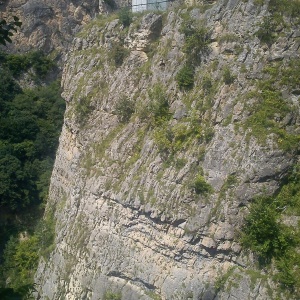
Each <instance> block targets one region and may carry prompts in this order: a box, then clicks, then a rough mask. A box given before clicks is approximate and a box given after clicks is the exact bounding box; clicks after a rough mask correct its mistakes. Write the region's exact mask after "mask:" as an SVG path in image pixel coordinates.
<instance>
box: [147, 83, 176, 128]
mask: <svg viewBox="0 0 300 300" xmlns="http://www.w3.org/2000/svg"><path fill="white" fill-rule="evenodd" d="M148 96H149V99H150V102H149V105H148V113H149V114H150V118H151V119H152V121H153V122H154V123H162V122H164V121H166V120H169V119H170V116H171V114H170V111H169V108H170V106H169V100H168V97H167V94H166V91H165V89H164V88H163V87H162V85H160V84H157V85H155V86H154V87H153V88H152V89H151V90H150V91H149V92H148ZM147 118H149V115H147Z"/></svg>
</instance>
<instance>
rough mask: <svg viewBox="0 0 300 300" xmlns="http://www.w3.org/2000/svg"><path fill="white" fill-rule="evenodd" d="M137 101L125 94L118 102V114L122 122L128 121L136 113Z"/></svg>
mask: <svg viewBox="0 0 300 300" xmlns="http://www.w3.org/2000/svg"><path fill="white" fill-rule="evenodd" d="M134 109H135V103H134V101H133V100H131V99H129V98H128V97H127V96H123V97H121V98H120V99H119V101H118V102H117V104H116V114H117V116H118V119H119V121H120V122H123V123H126V122H128V121H129V120H130V118H131V116H132V114H133V113H134Z"/></svg>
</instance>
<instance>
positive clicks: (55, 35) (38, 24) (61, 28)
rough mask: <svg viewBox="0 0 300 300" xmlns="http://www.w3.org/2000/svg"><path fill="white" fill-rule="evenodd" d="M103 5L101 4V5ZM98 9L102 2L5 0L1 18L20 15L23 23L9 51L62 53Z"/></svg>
mask: <svg viewBox="0 0 300 300" xmlns="http://www.w3.org/2000/svg"><path fill="white" fill-rule="evenodd" d="M100 6H101V5H100ZM98 12H99V1H98V0H88V1H57V0H46V1H37V0H13V1H8V0H4V1H1V2H0V17H5V18H7V19H8V20H10V18H11V17H12V16H14V15H16V16H18V17H19V18H20V20H21V21H22V23H23V25H22V27H21V29H20V32H18V33H17V34H15V37H14V43H13V44H11V45H8V47H9V48H10V50H11V51H12V50H16V49H18V50H19V51H20V50H21V51H28V50H31V49H32V48H34V49H37V48H38V49H42V50H44V51H45V52H46V53H51V52H53V53H54V54H56V55H61V54H63V53H64V52H65V51H66V50H67V49H68V47H69V44H70V42H71V41H72V39H73V37H74V34H75V33H76V32H77V31H78V30H79V29H80V28H81V26H82V25H83V24H86V23H88V22H89V21H90V20H91V18H93V17H95V15H96V13H98Z"/></svg>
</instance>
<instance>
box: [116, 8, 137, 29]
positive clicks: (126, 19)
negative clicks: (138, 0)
mask: <svg viewBox="0 0 300 300" xmlns="http://www.w3.org/2000/svg"><path fill="white" fill-rule="evenodd" d="M118 17H119V21H120V22H121V24H123V26H124V27H128V26H129V25H130V24H131V22H132V17H133V15H132V12H131V9H130V8H129V7H125V8H122V9H120V11H119V12H118Z"/></svg>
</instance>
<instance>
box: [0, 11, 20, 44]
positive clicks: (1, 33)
mask: <svg viewBox="0 0 300 300" xmlns="http://www.w3.org/2000/svg"><path fill="white" fill-rule="evenodd" d="M13 19H14V20H13V21H12V22H7V21H6V20H5V19H0V44H2V45H4V46H5V45H6V43H11V42H12V40H11V37H12V36H13V35H14V34H13V31H15V32H16V31H17V27H21V25H22V22H20V20H19V18H18V17H16V16H14V17H13Z"/></svg>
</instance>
